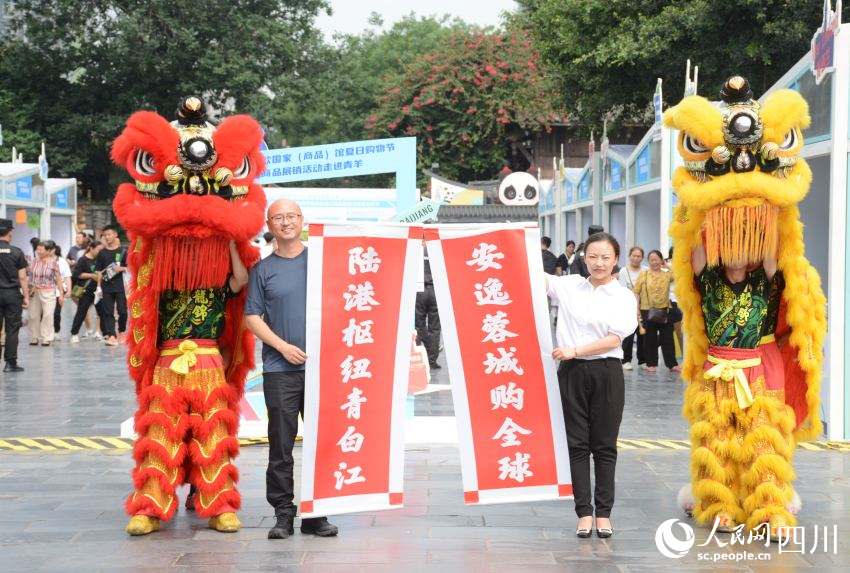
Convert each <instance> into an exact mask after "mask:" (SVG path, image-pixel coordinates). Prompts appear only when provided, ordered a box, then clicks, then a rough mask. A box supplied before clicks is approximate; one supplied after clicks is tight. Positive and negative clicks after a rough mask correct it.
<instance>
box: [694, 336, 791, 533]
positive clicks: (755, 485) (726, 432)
mask: <svg viewBox="0 0 850 573" xmlns="http://www.w3.org/2000/svg"><path fill="white" fill-rule="evenodd" d="M708 355H709V361H708V362H706V364H705V371H706V376H705V378H704V379H703V380H702V381H699V382H695V383H692V384H691V385H690V387H689V388H688V390H687V395H686V402H685V403H686V405H687V407H689V408H690V416H691V419H692V422H693V423H692V425H691V476H692V480H693V493H694V497H695V498H696V502H697V503H696V507H695V509H694V517H695V518H696V520H697V521H698V522H699V523H701V524H706V525H710V524H711V523H712V522H713V521H714V518H715V516H716V515H717V514H719V513H726V514H728V515H729V516H731V517H732V519H733V520H734V521H735V522H736V523H745V524H746V527H747V528H748V529H753V528H755V527H756V526H758V525H759V524H761V523H766V522H768V521H769V520H770V518H771V517H774V516H776V517H778V518H782V519H784V520H785V521H786V523H787V525H789V526H794V525H795V524H796V521H795V519H794V517H793V516H792V515H791V514H790V513H789V512H788V511H787V509H786V506H787V504H788V502H789V501H790V500H791V497H792V496H793V490H792V488H791V485H790V483H791V481H792V480H793V479H794V470H793V468H792V467H791V456H792V454H793V449H794V442H793V438H792V432H793V430H794V424H795V418H794V413H793V410H791V409H790V407H788V406H786V405H785V396H784V376H783V369H782V361H781V357H780V356H779V350H778V348H777V347H776V344H775V343H773V342H769V343H766V344H763V345H761V346H760V347H759V348H757V349H736V348H726V347H715V346H711V347H710V348H709V350H708ZM736 364H737V365H744V367H742V368H736V367H735V365H736ZM753 364H754V365H753ZM735 370H738V371H739V372H735ZM712 371H713V372H714V374H717V375H718V376H714V375H712V374H710V372H712ZM741 374H742V375H743V379H745V380H746V382H745V383H744V382H743V381H742V380H743V379H742V378H741V377H740V375H741ZM745 387H747V388H749V394H751V398H750V397H747V396H746V393H747V390H746V388H745ZM747 402H751V403H749V404H747Z"/></svg>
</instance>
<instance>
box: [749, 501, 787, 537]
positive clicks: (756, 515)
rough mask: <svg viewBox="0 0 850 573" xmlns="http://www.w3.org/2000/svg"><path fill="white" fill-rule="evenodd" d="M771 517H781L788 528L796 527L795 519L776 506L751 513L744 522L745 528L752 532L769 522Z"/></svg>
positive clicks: (785, 510)
mask: <svg viewBox="0 0 850 573" xmlns="http://www.w3.org/2000/svg"><path fill="white" fill-rule="evenodd" d="M773 516H777V517H781V518H782V519H783V520H784V521H785V524H786V525H787V526H788V527H795V526H796V525H797V518H795V517H794V516H793V515H791V514H790V513H788V510H787V509H785V508H784V507H779V506H778V505H777V506H770V507H765V508H762V509H757V510H756V511H754V512H752V513H751V514H750V517H749V518H748V519H747V521H746V528H747V529H749V530H750V531H752V530H754V529H755V528H756V527H758V526H759V525H761V524H762V523H767V522H769V521H770V518H771V517H773Z"/></svg>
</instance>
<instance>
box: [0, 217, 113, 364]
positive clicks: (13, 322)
mask: <svg viewBox="0 0 850 573" xmlns="http://www.w3.org/2000/svg"><path fill="white" fill-rule="evenodd" d="M13 233H14V224H13V222H12V221H11V220H9V219H0V316H1V317H2V320H3V346H4V359H5V362H6V365H5V367H4V372H20V371H22V370H23V367H21V366H20V365H19V364H18V360H17V359H18V352H17V347H18V338H19V331H20V329H21V327H22V326H23V325H24V323H25V322H26V324H27V327H28V330H29V335H30V341H29V344H30V346H41V347H49V346H51V345H52V344H53V343H54V342H55V341H56V340H59V339H60V338H61V336H60V333H61V330H62V308H63V306H64V305H65V303H66V301H68V300H70V301H71V303H72V304H73V305H74V308H75V312H74V318H73V321H72V323H71V329H70V338H69V341H70V342H71V343H72V344H76V343H79V342H80V340H81V338H91V339H94V340H99V341H100V340H102V341H104V342H105V344H106V345H107V346H118V344H119V343H121V342H123V341H124V339H125V336H126V334H125V332H126V329H127V296H126V292H127V286H126V285H127V283H128V282H129V273H127V272H126V271H127V249H126V247H124V246H122V245H121V240H120V238H119V236H118V228H117V227H116V226H114V225H107V226H106V227H104V228H103V230H102V231H101V233H100V238H99V239H96V238H95V237H94V236H93V235H91V234H88V233H84V232H78V233H77V235H76V237H75V240H74V245H73V246H72V247H71V248H70V249H69V250H68V253H67V254H65V255H63V253H62V247H61V246H60V245H57V244H56V242H55V241H52V240H50V239H39V238H33V239H31V240H30V246H31V248H32V252H31V254H25V253H24V252H23V251H22V250H21V249H20V248H18V247H16V246H14V245H12V244H11V241H12V235H13ZM92 309H94V311H93V312H92ZM24 310H26V315H24ZM24 316H25V317H26V318H24ZM116 323H117V329H116ZM83 325H85V327H86V330H85V333H84V334H83V335H82V336H80V331H81V330H82V327H83Z"/></svg>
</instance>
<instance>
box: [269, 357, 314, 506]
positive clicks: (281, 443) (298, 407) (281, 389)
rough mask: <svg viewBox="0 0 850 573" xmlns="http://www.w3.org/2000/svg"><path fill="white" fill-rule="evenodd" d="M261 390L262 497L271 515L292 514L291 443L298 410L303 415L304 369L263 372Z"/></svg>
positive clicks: (293, 463) (293, 462)
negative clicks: (265, 446)
mask: <svg viewBox="0 0 850 573" xmlns="http://www.w3.org/2000/svg"><path fill="white" fill-rule="evenodd" d="M263 393H264V395H265V400H266V409H267V410H268V412H269V466H268V468H267V469H266V500H268V502H269V504H270V505H271V506H272V507H273V508H274V512H275V515H284V516H289V517H295V515H296V513H297V508H296V507H295V504H294V503H293V502H292V500H293V498H294V496H295V482H294V480H293V476H292V472H293V470H294V466H295V460H294V458H293V457H292V447H293V446H294V445H295V437H296V435H297V434H298V414H301V415H302V416H303V415H304V371H303V370H301V371H299V372H263Z"/></svg>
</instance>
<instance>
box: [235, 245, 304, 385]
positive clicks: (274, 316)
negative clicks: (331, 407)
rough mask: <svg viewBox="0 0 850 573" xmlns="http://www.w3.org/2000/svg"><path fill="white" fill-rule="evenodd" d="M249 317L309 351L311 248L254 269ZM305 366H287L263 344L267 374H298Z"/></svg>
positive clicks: (247, 307) (247, 304)
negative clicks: (308, 263) (251, 315)
mask: <svg viewBox="0 0 850 573" xmlns="http://www.w3.org/2000/svg"><path fill="white" fill-rule="evenodd" d="M245 314H246V315H248V314H257V315H260V316H262V317H263V320H265V322H266V324H268V325H269V328H271V329H272V332H274V333H275V334H277V335H278V336H280V337H281V338H282V339H284V340H285V341H286V342H288V343H289V344H293V345H295V346H297V347H298V348H300V349H301V350H306V342H307V248H306V247H305V248H304V250H303V251H302V252H301V254H300V255H298V256H297V257H295V258H294V259H286V258H284V257H281V256H280V255H278V254H276V253H272V254H270V255H269V256H268V257H266V258H265V259H262V260H261V261H259V262H258V263H257V264H256V265H254V268H253V269H251V276H250V279H249V281H248V297H247V300H246V301H245ZM301 370H304V365H303V364H300V365H294V364H290V363H289V362H287V360H286V359H285V358H284V357H283V355H282V354H281V353H280V352H278V351H277V350H275V349H274V348H272V347H271V346H269V345H268V344H263V372H297V371H301Z"/></svg>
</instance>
